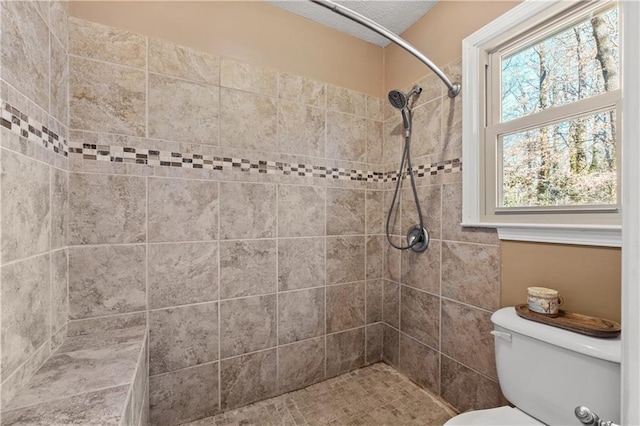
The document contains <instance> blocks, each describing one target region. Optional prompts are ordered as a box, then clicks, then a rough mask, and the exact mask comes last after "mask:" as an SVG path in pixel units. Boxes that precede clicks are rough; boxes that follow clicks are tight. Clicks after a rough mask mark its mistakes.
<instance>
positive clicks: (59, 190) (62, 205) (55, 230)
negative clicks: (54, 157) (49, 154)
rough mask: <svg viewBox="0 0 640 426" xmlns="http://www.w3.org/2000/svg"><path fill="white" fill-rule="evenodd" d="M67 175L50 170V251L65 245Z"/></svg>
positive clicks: (66, 233) (67, 218)
mask: <svg viewBox="0 0 640 426" xmlns="http://www.w3.org/2000/svg"><path fill="white" fill-rule="evenodd" d="M68 225H69V173H67V172H66V171H62V170H59V169H56V168H53V167H52V168H51V249H57V248H60V247H64V246H66V245H67V235H68Z"/></svg>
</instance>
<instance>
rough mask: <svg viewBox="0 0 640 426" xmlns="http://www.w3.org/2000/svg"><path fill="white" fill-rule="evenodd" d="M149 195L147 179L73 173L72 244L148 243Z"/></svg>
mask: <svg viewBox="0 0 640 426" xmlns="http://www.w3.org/2000/svg"><path fill="white" fill-rule="evenodd" d="M146 193H147V191H146V182H145V179H144V178H139V177H128V176H107V175H97V174H80V173H71V174H70V175H69V244H117V243H140V242H144V241H145V239H146V226H145V222H146Z"/></svg>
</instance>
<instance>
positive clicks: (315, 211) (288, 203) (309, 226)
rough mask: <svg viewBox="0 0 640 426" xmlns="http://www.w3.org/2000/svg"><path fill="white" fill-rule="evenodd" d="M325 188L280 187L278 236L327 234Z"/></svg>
mask: <svg viewBox="0 0 640 426" xmlns="http://www.w3.org/2000/svg"><path fill="white" fill-rule="evenodd" d="M325 191H326V190H325V188H321V187H315V186H293V185H279V186H278V236H280V237H302V236H320V235H324V234H325V198H326V192H325Z"/></svg>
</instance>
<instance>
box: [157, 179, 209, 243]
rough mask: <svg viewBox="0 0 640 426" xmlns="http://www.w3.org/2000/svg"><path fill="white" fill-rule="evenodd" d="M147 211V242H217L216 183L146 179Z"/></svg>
mask: <svg viewBox="0 0 640 426" xmlns="http://www.w3.org/2000/svg"><path fill="white" fill-rule="evenodd" d="M147 209H148V210H147V211H148V225H147V226H148V234H149V237H148V238H149V242H171V241H208V240H215V239H217V236H218V183H217V182H205V181H193V180H180V179H156V178H149V193H148V203H147Z"/></svg>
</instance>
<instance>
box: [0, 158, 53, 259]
mask: <svg viewBox="0 0 640 426" xmlns="http://www.w3.org/2000/svg"><path fill="white" fill-rule="evenodd" d="M0 173H1V178H2V179H1V181H0V192H1V194H0V199H1V200H2V205H1V206H0V220H1V222H2V239H1V241H2V263H7V262H10V261H14V260H18V259H21V258H25V257H28V256H33V255H35V254H37V253H42V252H45V251H48V250H49V242H50V223H49V221H50V217H51V205H50V199H49V192H50V184H49V167H47V166H46V165H44V164H42V163H39V162H37V161H35V160H32V159H29V158H27V157H25V156H22V155H19V154H15V153H13V152H11V151H7V150H3V152H2V158H1V159H0Z"/></svg>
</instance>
